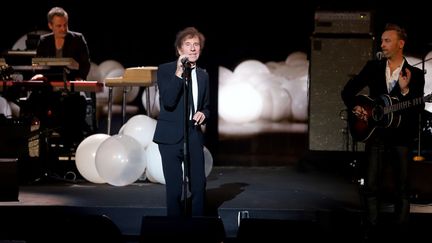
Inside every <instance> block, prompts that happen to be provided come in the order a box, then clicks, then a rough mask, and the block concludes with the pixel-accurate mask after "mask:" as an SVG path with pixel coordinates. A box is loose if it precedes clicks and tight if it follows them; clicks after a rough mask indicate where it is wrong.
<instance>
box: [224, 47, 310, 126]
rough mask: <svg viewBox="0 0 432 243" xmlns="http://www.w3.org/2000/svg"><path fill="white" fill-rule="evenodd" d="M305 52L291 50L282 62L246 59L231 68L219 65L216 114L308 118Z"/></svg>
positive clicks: (235, 118) (234, 119) (236, 119)
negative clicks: (217, 111) (232, 69)
mask: <svg viewBox="0 0 432 243" xmlns="http://www.w3.org/2000/svg"><path fill="white" fill-rule="evenodd" d="M308 68H309V62H308V60H307V56H306V54H305V53H302V52H294V53H292V54H291V55H289V56H288V58H287V59H286V60H285V61H284V62H280V63H278V62H269V63H267V64H264V63H262V62H260V61H257V60H247V61H244V62H242V63H241V64H239V65H238V66H237V67H236V68H235V69H234V71H230V70H229V69H227V68H224V67H219V99H218V100H219V105H218V107H219V116H220V117H221V118H222V119H223V120H224V121H226V122H231V123H239V124H242V123H248V122H257V121H269V122H278V121H282V120H291V121H297V122H303V123H305V122H306V121H307V118H308V112H307V111H308V96H307V93H308V83H307V82H308Z"/></svg>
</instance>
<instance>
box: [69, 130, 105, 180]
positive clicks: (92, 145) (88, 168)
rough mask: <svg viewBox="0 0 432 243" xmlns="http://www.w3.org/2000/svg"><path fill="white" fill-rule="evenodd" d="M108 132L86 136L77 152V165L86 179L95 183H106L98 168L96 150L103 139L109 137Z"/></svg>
mask: <svg viewBox="0 0 432 243" xmlns="http://www.w3.org/2000/svg"><path fill="white" fill-rule="evenodd" d="M109 137H110V135H108V134H103V133H99V134H93V135H91V136H88V137H87V138H85V139H84V140H83V141H82V142H81V143H80V144H79V145H78V148H77V150H76V152H75V165H76V167H77V169H78V172H79V173H80V174H81V175H82V177H84V179H86V180H88V181H90V182H93V183H105V182H106V181H105V180H104V179H102V177H100V176H99V173H98V172H97V170H96V162H95V157H96V151H97V149H98V148H99V146H100V145H101V144H102V142H103V141H105V140H106V139H108V138H109Z"/></svg>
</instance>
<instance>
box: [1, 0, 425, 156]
mask: <svg viewBox="0 0 432 243" xmlns="http://www.w3.org/2000/svg"><path fill="white" fill-rule="evenodd" d="M300 2H301V3H295V2H293V1H286V2H283V1H273V0H270V1H261V2H260V1H258V2H256V1H255V2H254V1H246V2H243V3H242V2H236V3H234V2H233V1H214V2H204V1H178V2H175V3H173V1H142V2H139V3H138V2H137V1H136V0H134V1H132V0H123V1H118V2H117V3H113V2H112V1H108V2H101V1H99V2H90V1H84V0H71V1H67V0H64V1H46V0H40V1H18V0H16V1H7V2H6V3H2V5H3V6H2V10H3V11H2V12H1V14H0V21H1V23H2V27H1V33H2V34H1V38H0V50H1V51H6V50H8V49H10V48H11V47H12V46H13V45H14V43H15V42H16V41H17V40H18V39H19V38H20V37H22V36H23V35H25V34H26V33H28V32H31V31H34V30H48V27H47V20H46V13H47V12H48V10H49V9H50V8H51V7H53V6H61V7H64V8H65V9H66V11H68V13H69V17H70V19H69V28H70V30H73V31H79V32H82V33H83V34H84V35H85V37H86V39H87V42H88V46H89V49H90V55H91V59H92V61H93V62H95V63H97V64H99V63H101V62H103V61H105V60H108V59H114V60H116V61H119V62H120V63H122V64H123V65H124V67H134V66H157V65H158V64H160V63H163V62H167V61H171V60H173V59H174V58H175V49H174V45H173V43H174V39H175V34H176V33H177V31H179V30H180V29H183V28H184V27H187V26H195V27H197V28H198V29H199V30H200V31H202V32H203V33H204V34H205V36H206V38H207V40H206V44H205V48H204V50H203V54H202V57H201V59H200V65H201V66H202V67H204V68H206V69H207V70H208V71H209V74H210V76H211V78H212V80H211V81H212V87H211V88H212V89H211V90H212V93H211V101H212V104H213V110H214V111H215V112H214V115H213V119H212V120H211V121H210V123H209V126H208V134H207V135H208V136H209V139H208V142H207V143H208V146H209V147H210V150H211V151H212V150H213V149H215V146H216V144H217V141H218V134H217V126H218V122H217V112H216V111H217V103H218V102H217V97H218V95H217V92H218V90H217V88H218V83H217V80H218V77H217V73H218V67H219V66H224V67H226V68H229V69H231V70H232V69H233V68H235V67H236V66H237V65H238V64H239V63H241V62H242V61H244V60H247V59H256V60H259V61H261V62H263V63H265V62H268V61H277V62H279V61H284V60H285V59H286V58H287V56H288V55H289V54H290V53H292V52H296V51H302V52H305V53H307V54H308V56H309V55H310V46H311V44H310V39H311V35H312V33H313V29H314V13H315V11H316V10H335V11H357V10H362V11H371V12H372V13H373V17H374V20H373V30H374V33H378V40H379V35H380V33H381V30H382V28H383V26H384V24H385V23H386V22H396V23H399V24H402V25H403V26H405V27H406V28H407V30H408V34H409V42H408V46H407V49H406V51H407V53H408V54H410V55H412V56H416V57H422V56H424V55H426V54H427V53H428V52H429V51H430V49H432V48H431V47H432V46H431V43H432V30H431V28H430V21H429V20H430V19H429V17H428V14H429V13H430V9H428V8H427V7H425V6H424V5H423V3H421V2H420V1H418V2H419V3H418V4H415V1H409V2H407V3H405V4H400V3H395V2H388V3H386V2H381V1H380V2H378V1H340V2H338V1H312V0H304V1H300ZM377 43H379V42H377ZM353 48H355V47H353ZM333 58H334V57H333ZM336 58H337V57H336ZM329 61H332V60H329Z"/></svg>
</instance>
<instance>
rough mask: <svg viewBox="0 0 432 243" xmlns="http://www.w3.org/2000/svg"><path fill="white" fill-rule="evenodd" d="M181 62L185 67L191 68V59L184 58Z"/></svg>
mask: <svg viewBox="0 0 432 243" xmlns="http://www.w3.org/2000/svg"><path fill="white" fill-rule="evenodd" d="M180 62H181V63H182V65H183V67H189V66H190V64H191V63H190V62H189V58H187V57H183V58H182V59H181V60H180Z"/></svg>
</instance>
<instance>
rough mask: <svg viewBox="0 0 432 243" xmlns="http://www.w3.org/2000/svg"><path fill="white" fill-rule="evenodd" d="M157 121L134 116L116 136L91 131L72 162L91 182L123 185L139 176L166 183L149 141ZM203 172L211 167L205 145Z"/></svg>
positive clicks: (153, 144) (154, 150) (143, 116)
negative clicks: (92, 133)
mask: <svg viewBox="0 0 432 243" xmlns="http://www.w3.org/2000/svg"><path fill="white" fill-rule="evenodd" d="M155 129H156V120H155V119H153V118H151V117H148V116H145V115H135V116H133V117H132V118H130V119H129V120H128V121H127V122H126V123H125V124H124V125H123V126H122V127H121V128H120V131H119V134H117V135H113V136H110V135H107V134H94V135H91V136H89V137H87V138H85V139H84V140H83V141H82V142H81V143H80V144H79V146H78V148H77V150H76V155H75V163H76V167H77V169H78V171H79V172H80V174H81V175H82V176H83V177H84V178H85V179H86V180H88V181H90V182H93V183H108V184H110V185H114V186H125V185H128V184H131V183H134V182H135V181H137V180H138V179H140V178H147V179H148V180H149V181H151V182H154V183H160V184H165V177H164V174H163V170H162V159H161V155H160V152H159V147H158V145H157V144H156V143H154V142H153V141H152V139H153V135H154V131H155ZM204 158H205V173H206V176H208V175H209V174H210V172H211V170H212V167H213V158H212V155H211V153H210V151H209V150H208V149H207V148H205V147H204Z"/></svg>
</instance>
